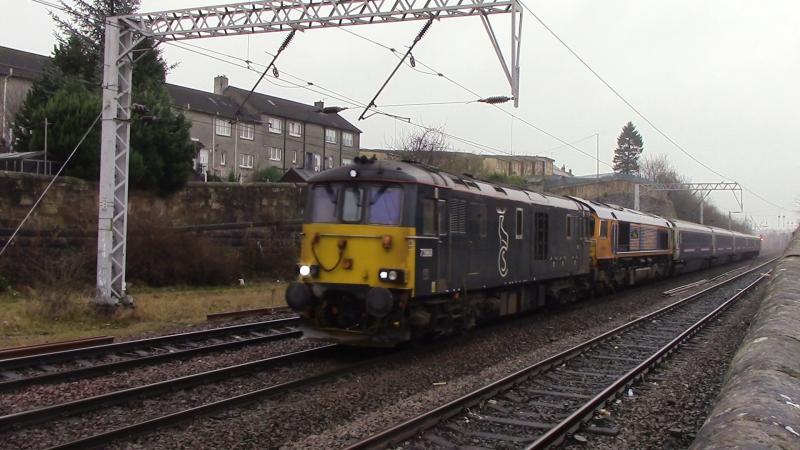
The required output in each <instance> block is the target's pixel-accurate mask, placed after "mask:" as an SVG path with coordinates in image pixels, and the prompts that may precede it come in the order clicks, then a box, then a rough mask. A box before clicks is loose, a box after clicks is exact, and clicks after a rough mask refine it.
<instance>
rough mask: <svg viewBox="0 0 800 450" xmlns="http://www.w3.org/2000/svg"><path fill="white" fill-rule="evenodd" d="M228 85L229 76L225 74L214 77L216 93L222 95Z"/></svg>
mask: <svg viewBox="0 0 800 450" xmlns="http://www.w3.org/2000/svg"><path fill="white" fill-rule="evenodd" d="M227 87H228V77H226V76H225V75H217V76H216V77H214V93H215V94H217V95H222V94H223V93H224V92H225V88H227Z"/></svg>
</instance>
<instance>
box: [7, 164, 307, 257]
mask: <svg viewBox="0 0 800 450" xmlns="http://www.w3.org/2000/svg"><path fill="white" fill-rule="evenodd" d="M49 181H50V177H45V176H39V175H30V174H18V173H10V172H0V244H1V243H3V242H5V239H6V238H7V237H8V236H9V235H10V233H11V232H12V231H13V229H14V228H15V227H16V226H17V225H18V224H19V223H20V221H21V220H22V219H23V218H24V217H25V215H26V214H27V213H28V211H29V210H30V208H31V206H32V205H33V204H34V202H35V201H36V199H37V198H38V196H39V195H40V194H41V193H42V192H43V190H44V189H45V187H46V186H47V183H48V182H49ZM97 197H98V187H97V184H96V183H90V182H86V181H83V180H78V179H75V178H69V177H62V178H59V179H58V180H57V181H56V182H55V183H54V184H53V187H52V188H51V189H50V191H49V192H48V194H47V195H46V196H45V197H44V199H43V200H42V202H41V204H40V205H39V207H38V208H37V209H36V211H35V212H34V214H33V215H32V216H31V218H30V219H29V221H28V223H27V224H26V226H25V228H24V233H23V238H24V236H31V235H43V236H51V235H58V236H62V237H63V236H70V237H85V238H87V239H91V238H94V237H96V235H97ZM304 206H305V187H304V185H297V184H292V183H252V184H238V183H189V185H188V186H187V187H186V188H185V189H183V190H181V191H180V192H177V193H175V194H173V195H170V196H168V197H159V196H157V195H155V194H152V193H148V192H141V191H131V193H130V200H129V215H128V217H129V226H132V225H135V224H137V223H142V222H143V221H157V222H158V223H162V224H164V223H166V224H169V225H171V226H173V227H175V228H178V229H181V230H187V231H196V232H207V233H212V234H220V233H222V234H228V235H229V234H230V233H233V234H234V235H235V234H236V233H237V230H243V229H247V230H248V231H250V232H252V231H256V230H259V229H262V230H264V229H268V230H272V229H277V230H279V231H280V235H276V234H275V233H261V234H262V236H263V235H268V236H269V237H270V238H272V239H281V240H282V239H290V240H293V239H295V238H296V236H290V235H288V234H287V233H291V231H293V230H295V229H299V224H300V222H301V219H302V217H303V210H304ZM251 234H252V233H251ZM295 234H296V233H295Z"/></svg>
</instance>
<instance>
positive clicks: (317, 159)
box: [314, 154, 322, 172]
mask: <svg viewBox="0 0 800 450" xmlns="http://www.w3.org/2000/svg"><path fill="white" fill-rule="evenodd" d="M321 169H322V157H321V156H319V155H317V154H315V155H314V172H319V171H320V170H321Z"/></svg>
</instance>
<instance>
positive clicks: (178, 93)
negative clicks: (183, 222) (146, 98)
mask: <svg viewBox="0 0 800 450" xmlns="http://www.w3.org/2000/svg"><path fill="white" fill-rule="evenodd" d="M167 89H168V91H169V94H170V96H171V97H172V101H173V105H174V107H175V108H177V109H179V110H180V111H181V112H183V114H184V115H185V116H186V118H187V119H188V120H190V121H191V124H192V128H191V136H192V140H193V141H194V142H195V145H196V146H197V159H196V169H197V171H198V172H200V173H206V174H208V175H213V176H217V177H220V178H222V179H236V180H239V179H241V180H250V179H253V178H254V177H255V176H256V174H257V173H259V172H260V171H263V170H265V169H268V168H270V167H275V168H278V169H280V170H281V171H283V172H285V171H287V170H289V169H292V168H296V169H306V170H311V171H314V172H320V171H323V170H326V169H331V168H334V167H340V166H342V165H346V164H349V163H350V162H352V160H353V158H354V157H355V156H357V155H358V152H359V147H360V141H361V139H360V135H361V130H359V129H358V128H356V127H355V126H354V125H353V124H351V123H350V122H348V121H347V120H345V119H344V118H343V117H341V116H339V115H338V114H335V113H334V114H331V113H325V112H323V111H324V106H325V105H324V104H323V103H322V102H317V103H315V104H314V105H307V104H303V103H298V102H295V101H291V100H286V99H283V98H279V97H274V96H271V95H265V94H260V93H257V92H254V93H253V94H252V95H251V96H250V98H249V99H247V101H246V102H244V100H245V98H246V97H247V95H248V92H249V90H246V89H241V88H238V87H234V86H229V85H228V78H227V77H225V76H218V77H215V78H214V92H205V91H200V90H196V89H190V88H186V87H183V86H177V85H171V84H170V85H167ZM240 105H241V106H240Z"/></svg>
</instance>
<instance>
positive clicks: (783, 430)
mask: <svg viewBox="0 0 800 450" xmlns="http://www.w3.org/2000/svg"><path fill="white" fill-rule="evenodd" d="M691 448H692V449H722V448H743V449H750V448H752V449H756V448H758V449H761V448H764V449H766V448H780V449H798V448H800V232H797V231H796V232H795V234H794V236H793V239H792V241H791V243H790V244H789V248H788V249H787V251H786V253H785V255H784V258H783V259H782V260H781V261H780V263H779V264H778V265H777V267H776V268H775V270H774V271H773V277H772V279H771V281H770V282H769V285H768V287H767V290H766V293H765V296H764V298H763V301H762V303H761V306H760V307H759V311H758V313H757V315H756V317H755V319H754V321H753V322H752V324H751V325H750V329H749V330H748V333H747V335H746V336H745V339H744V341H743V343H742V346H741V347H740V348H739V350H738V352H737V353H736V356H735V357H734V359H733V361H732V363H731V367H730V369H729V370H728V373H727V375H726V379H725V383H724V384H723V387H722V391H721V392H720V395H719V397H718V398H717V403H716V405H715V406H714V409H713V410H712V412H711V414H710V415H709V418H708V419H707V421H706V423H705V424H704V425H703V427H702V428H701V430H700V432H699V433H698V435H697V438H696V439H695V441H694V443H693V444H692V446H691Z"/></svg>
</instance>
